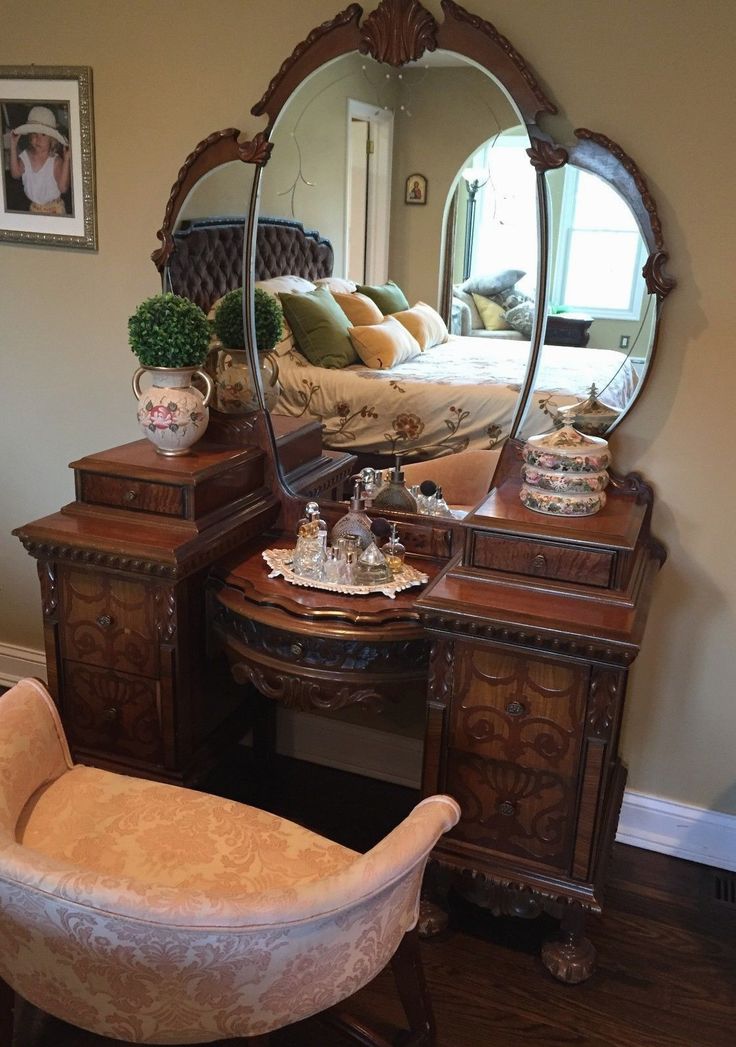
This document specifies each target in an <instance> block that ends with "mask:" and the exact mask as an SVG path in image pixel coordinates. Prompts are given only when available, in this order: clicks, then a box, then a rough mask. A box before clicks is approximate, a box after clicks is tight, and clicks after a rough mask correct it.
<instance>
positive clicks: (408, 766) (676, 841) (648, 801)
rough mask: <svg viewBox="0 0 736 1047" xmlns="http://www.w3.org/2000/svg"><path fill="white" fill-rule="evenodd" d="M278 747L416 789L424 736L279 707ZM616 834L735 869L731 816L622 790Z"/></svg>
mask: <svg viewBox="0 0 736 1047" xmlns="http://www.w3.org/2000/svg"><path fill="white" fill-rule="evenodd" d="M24 676H38V677H40V678H41V679H43V680H45V679H46V660H45V657H44V654H43V652H42V651H35V650H32V649H31V648H28V647H14V646H12V645H10V644H3V643H0V685H3V686H5V687H11V686H12V685H13V684H14V683H17V681H18V680H20V679H22V678H23V677H24ZM277 749H278V751H279V752H280V753H281V754H282V755H284V756H293V757H295V758H297V759H301V760H309V761H311V762H313V763H321V764H324V765H326V766H327V767H335V768H337V769H338V770H341V771H350V772H352V773H353V774H364V775H367V776H368V777H369V778H378V779H381V780H382V781H387V782H394V783H396V784H397V785H407V786H410V787H411V788H418V787H419V782H420V780H421V773H422V743H421V741H420V740H419V739H417V738H405V737H403V736H401V735H396V734H392V733H390V732H389V731H377V730H375V729H374V728H371V727H363V726H358V725H355V724H349V723H343V722H341V721H339V720H331V719H329V718H327V717H323V716H310V715H309V714H306V713H298V712H293V711H292V710H290V709H282V708H280V709H279V710H278V741H277ZM616 839H617V840H619V841H620V842H621V843H626V844H630V845H631V846H632V847H642V848H644V849H645V850H648V851H658V852H659V853H660V854H671V855H672V856H673V857H675V858H685V859H687V860H688V861H691V862H700V863H701V864H703V865H712V866H714V867H715V868H717V869H728V870H730V871H732V872H736V815H734V814H721V813H719V812H717V811H707V810H705V809H703V808H701V807H692V806H690V805H689V804H684V803H672V802H671V801H670V800H661V799H659V798H658V797H656V796H647V795H645V794H643V793H636V792H632V791H631V790H629V789H627V790H626V792H625V794H624V802H623V806H622V808H621V819H620V821H619V826H618V833H617V834H616Z"/></svg>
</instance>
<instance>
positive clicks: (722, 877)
mask: <svg viewBox="0 0 736 1047" xmlns="http://www.w3.org/2000/svg"><path fill="white" fill-rule="evenodd" d="M714 892H715V900H716V901H717V902H721V904H722V905H732V906H733V907H734V908H736V875H735V874H734V873H727V872H719V873H717V874H716V878H715V884H714Z"/></svg>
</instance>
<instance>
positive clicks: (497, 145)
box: [468, 128, 538, 295]
mask: <svg viewBox="0 0 736 1047" xmlns="http://www.w3.org/2000/svg"><path fill="white" fill-rule="evenodd" d="M528 148H529V139H528V138H527V137H526V134H525V133H522V132H521V130H520V129H519V130H517V129H516V128H515V129H513V130H512V131H511V132H510V133H502V134H500V135H498V136H496V137H495V138H492V139H491V140H490V141H488V142H486V143H485V145H484V146H482V147H481V148H480V149H479V150H478V151H477V152H476V153H474V154H473V156H472V157H471V159H470V160H469V162H468V168H470V169H471V170H476V171H484V172H488V177H487V179H486V180H485V182H484V183H483V185H481V186H479V188H478V192H477V196H476V206H475V215H474V222H473V225H474V228H473V235H472V256H471V257H470V259H469V263H470V265H469V270H470V275H474V276H475V275H477V274H480V273H494V272H499V271H501V270H502V269H521V270H522V271H523V272H524V273H525V276H524V277H523V279H521V280H520V281H519V282H518V284H517V286H518V288H519V289H520V290H521V291H524V292H525V293H526V294H530V295H534V294H535V292H536V283H537V254H538V242H537V214H536V208H535V207H534V206H531V207H530V201H533V200H534V199H535V194H536V185H535V181H536V175H535V173H534V168H533V167H532V166H531V164H530V163H529V157H528V155H527V152H526V151H527V149H528Z"/></svg>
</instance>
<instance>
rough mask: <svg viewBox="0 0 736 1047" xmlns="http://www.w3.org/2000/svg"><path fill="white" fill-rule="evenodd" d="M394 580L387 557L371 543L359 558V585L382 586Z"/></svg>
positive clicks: (357, 575)
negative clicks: (383, 583) (382, 583)
mask: <svg viewBox="0 0 736 1047" xmlns="http://www.w3.org/2000/svg"><path fill="white" fill-rule="evenodd" d="M392 578H393V574H392V573H391V568H390V567H389V565H388V561H387V560H386V557H385V556H384V555H383V553H382V552H381V550H380V549H379V548H378V546H377V545H376V543H375V542H371V544H370V545H369V546H367V547H366V548H365V549H364V550H363V552H362V553H361V554H360V556H359V557H358V566H357V570H356V581H357V583H358V584H359V585H380V584H381V582H390V581H391V579H392Z"/></svg>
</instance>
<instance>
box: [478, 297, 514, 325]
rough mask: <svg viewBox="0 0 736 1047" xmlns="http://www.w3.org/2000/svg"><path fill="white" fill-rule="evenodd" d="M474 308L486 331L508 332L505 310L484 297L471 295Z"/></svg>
mask: <svg viewBox="0 0 736 1047" xmlns="http://www.w3.org/2000/svg"><path fill="white" fill-rule="evenodd" d="M473 301H474V302H475V308H476V309H477V310H478V313H479V315H480V318H481V320H482V321H483V326H484V327H485V329H486V331H510V330H511V324H509V323H507V321H506V310H505V309H504V307H503V306H502V305H499V304H498V302H494V301H493V299H491V298H486V297H485V295H482V294H475V293H473Z"/></svg>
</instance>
